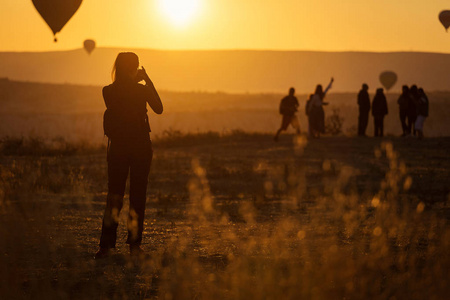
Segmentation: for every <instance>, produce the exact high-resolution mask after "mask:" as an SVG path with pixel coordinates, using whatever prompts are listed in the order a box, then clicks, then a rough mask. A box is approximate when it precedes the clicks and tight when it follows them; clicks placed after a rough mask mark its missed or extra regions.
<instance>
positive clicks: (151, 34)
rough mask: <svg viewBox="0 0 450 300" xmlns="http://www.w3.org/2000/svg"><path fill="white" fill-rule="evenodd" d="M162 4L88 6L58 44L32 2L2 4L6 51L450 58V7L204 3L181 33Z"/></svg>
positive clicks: (342, 0)
mask: <svg viewBox="0 0 450 300" xmlns="http://www.w3.org/2000/svg"><path fill="white" fill-rule="evenodd" d="M158 1H159V0H83V3H82V4H81V7H80V9H79V10H78V12H77V13H76V14H75V15H74V16H73V18H72V19H71V20H70V21H69V22H68V23H67V24H66V26H65V27H64V28H63V30H62V31H61V33H59V35H58V40H59V41H58V43H53V36H52V33H51V31H50V29H49V28H48V26H47V25H46V24H45V23H44V21H43V20H42V18H41V16H40V15H39V14H38V13H37V11H36V10H35V8H34V7H33V4H32V2H31V0H2V4H1V6H0V41H1V43H0V51H55V50H56V51H57V50H65V49H74V48H80V47H81V45H82V43H83V41H84V39H86V38H92V39H95V40H96V41H97V45H98V46H101V47H121V48H155V49H273V50H322V51H347V50H350V51H430V52H443V53H450V33H448V34H447V33H446V32H445V29H444V28H443V26H442V25H441V24H440V23H439V20H438V17H437V16H438V14H439V12H440V11H441V10H444V9H450V1H449V0H433V1H425V0H365V1H364V0H309V1H304V0H197V1H198V2H199V9H198V11H197V12H196V14H195V15H194V16H193V17H192V19H191V20H189V21H188V22H186V23H185V24H184V25H176V24H175V23H174V22H172V21H171V19H170V18H169V16H167V15H166V14H164V12H163V11H162V10H161V8H160V7H159V6H158V3H157V2H158Z"/></svg>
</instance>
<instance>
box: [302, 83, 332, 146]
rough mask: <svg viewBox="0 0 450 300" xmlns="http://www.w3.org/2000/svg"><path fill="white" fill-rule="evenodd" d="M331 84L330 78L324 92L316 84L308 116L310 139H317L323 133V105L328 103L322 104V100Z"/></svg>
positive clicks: (320, 86)
mask: <svg viewBox="0 0 450 300" xmlns="http://www.w3.org/2000/svg"><path fill="white" fill-rule="evenodd" d="M333 82H334V78H331V80H330V83H329V84H328V86H327V88H326V89H325V91H324V90H323V88H322V85H320V84H318V85H317V86H316V91H315V92H314V96H313V98H312V100H311V103H310V105H309V112H308V116H309V118H310V120H311V122H310V124H311V137H313V138H319V137H320V134H321V133H325V112H324V110H323V105H327V104H328V103H326V102H323V99H324V98H325V95H326V94H327V92H328V90H329V89H331V86H332V85H333Z"/></svg>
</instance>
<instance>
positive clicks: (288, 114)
mask: <svg viewBox="0 0 450 300" xmlns="http://www.w3.org/2000/svg"><path fill="white" fill-rule="evenodd" d="M294 94H295V89H294V88H292V87H291V88H290V89H289V95H287V96H286V97H284V98H283V99H281V102H280V109H279V111H280V114H281V115H283V119H282V120H281V127H280V129H278V131H277V133H276V134H275V137H274V138H273V139H274V140H275V141H278V136H279V135H280V133H281V132H282V131H283V130H286V129H287V128H288V126H289V125H292V127H294V129H295V130H296V132H297V134H300V123H299V122H298V118H297V116H296V115H295V113H296V112H297V111H298V105H299V104H298V100H297V97H295V96H294Z"/></svg>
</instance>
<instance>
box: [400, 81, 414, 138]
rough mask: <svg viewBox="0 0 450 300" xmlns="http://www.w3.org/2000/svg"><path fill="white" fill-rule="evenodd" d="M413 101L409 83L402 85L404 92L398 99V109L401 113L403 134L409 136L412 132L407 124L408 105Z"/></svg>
mask: <svg viewBox="0 0 450 300" xmlns="http://www.w3.org/2000/svg"><path fill="white" fill-rule="evenodd" d="M410 101H411V97H410V95H409V88H408V86H407V85H404V86H403V87H402V94H401V95H400V97H399V98H398V100H397V103H398V109H399V113H400V122H401V123H402V129H403V134H402V136H407V135H408V134H409V133H410V132H411V128H409V127H408V125H407V124H406V118H407V116H408V106H409V103H410Z"/></svg>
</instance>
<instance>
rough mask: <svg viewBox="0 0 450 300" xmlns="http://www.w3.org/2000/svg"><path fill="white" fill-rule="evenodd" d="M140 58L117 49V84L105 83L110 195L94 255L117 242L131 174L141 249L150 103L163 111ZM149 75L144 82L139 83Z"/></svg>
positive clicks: (133, 223) (132, 234) (133, 229)
mask: <svg viewBox="0 0 450 300" xmlns="http://www.w3.org/2000/svg"><path fill="white" fill-rule="evenodd" d="M138 67H139V58H138V56H137V55H136V54H134V53H132V52H123V53H119V55H118V56H117V58H116V61H115V63H114V67H113V81H114V82H113V83H112V84H110V85H108V86H105V87H104V88H103V99H104V101H105V105H106V108H107V109H106V111H105V114H104V120H103V122H104V123H103V125H104V130H105V134H106V135H107V136H108V150H107V160H108V195H107V199H106V209H105V214H104V217H103V224H102V235H101V238H100V249H99V251H98V252H97V254H96V255H95V258H96V259H99V258H103V257H105V256H107V255H108V253H109V250H110V249H111V248H114V247H115V246H116V235H117V233H116V231H117V226H118V221H119V213H120V210H121V209H122V205H123V196H124V192H125V185H126V181H127V177H128V173H130V210H129V216H128V239H127V244H129V245H130V254H131V255H138V254H140V253H141V252H142V250H141V248H140V245H141V241H142V231H143V227H144V210H145V201H146V191H147V183H148V174H149V171H150V164H151V161H152V156H153V150H152V143H151V140H150V134H149V133H150V125H149V123H148V117H147V104H149V106H150V107H151V108H152V110H153V111H154V112H155V113H157V114H161V113H162V112H163V106H162V103H161V99H160V98H159V95H158V93H157V92H156V89H155V87H154V86H153V83H152V81H151V80H150V78H149V77H148V75H147V73H146V72H145V69H144V68H142V69H138ZM142 80H145V83H146V85H142V84H139V83H138V82H139V81H142Z"/></svg>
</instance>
